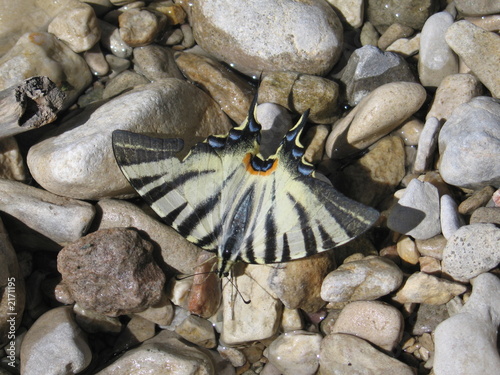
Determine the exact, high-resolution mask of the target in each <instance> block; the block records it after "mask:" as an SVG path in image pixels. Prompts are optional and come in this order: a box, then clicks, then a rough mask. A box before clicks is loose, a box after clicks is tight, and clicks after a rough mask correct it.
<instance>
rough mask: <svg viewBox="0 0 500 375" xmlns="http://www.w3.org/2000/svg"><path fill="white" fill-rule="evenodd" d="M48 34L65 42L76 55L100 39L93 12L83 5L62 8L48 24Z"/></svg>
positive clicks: (99, 30)
mask: <svg viewBox="0 0 500 375" xmlns="http://www.w3.org/2000/svg"><path fill="white" fill-rule="evenodd" d="M48 32H49V33H51V34H54V35H55V36H56V37H57V38H58V39H60V40H62V41H63V42H65V43H66V44H67V45H68V46H69V47H70V48H71V49H72V50H73V51H74V52H76V53H80V52H84V51H87V50H89V49H90V48H92V47H93V46H94V45H95V44H96V43H97V42H98V41H99V39H100V38H101V29H100V28H99V24H98V21H97V17H96V15H95V12H94V10H93V9H92V7H91V6H90V5H88V4H85V3H80V4H78V5H76V6H75V5H73V6H69V7H66V8H64V9H63V10H62V11H61V12H59V13H58V14H57V16H56V17H55V18H54V19H53V20H52V21H51V22H50V24H49V26H48Z"/></svg>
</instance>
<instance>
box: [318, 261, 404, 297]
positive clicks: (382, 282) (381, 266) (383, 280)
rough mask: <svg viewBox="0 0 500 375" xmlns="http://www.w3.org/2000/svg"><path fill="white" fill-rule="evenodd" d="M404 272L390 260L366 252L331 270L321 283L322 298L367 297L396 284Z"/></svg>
mask: <svg viewBox="0 0 500 375" xmlns="http://www.w3.org/2000/svg"><path fill="white" fill-rule="evenodd" d="M402 282H403V272H402V271H401V270H400V269H399V267H398V266H396V265H395V264H394V262H392V261H391V260H389V259H387V258H384V257H379V256H367V257H365V258H363V259H361V260H357V261H352V262H348V263H344V264H342V265H341V266H339V267H338V268H337V269H336V270H335V271H332V272H330V273H329V274H328V275H327V276H326V277H325V279H324V280H323V284H322V286H321V298H322V299H323V300H325V301H328V302H346V301H367V300H375V299H377V298H380V297H382V296H385V295H387V294H389V293H390V292H392V291H393V290H396V289H397V288H399V286H400V285H401V283H402Z"/></svg>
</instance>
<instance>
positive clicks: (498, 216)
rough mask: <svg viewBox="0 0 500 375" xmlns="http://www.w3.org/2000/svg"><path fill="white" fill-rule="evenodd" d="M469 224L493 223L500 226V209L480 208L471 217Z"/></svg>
mask: <svg viewBox="0 0 500 375" xmlns="http://www.w3.org/2000/svg"><path fill="white" fill-rule="evenodd" d="M469 223H470V224H474V223H492V224H496V225H500V207H479V208H478V209H477V210H475V211H474V213H473V214H472V215H471V217H470V222H469Z"/></svg>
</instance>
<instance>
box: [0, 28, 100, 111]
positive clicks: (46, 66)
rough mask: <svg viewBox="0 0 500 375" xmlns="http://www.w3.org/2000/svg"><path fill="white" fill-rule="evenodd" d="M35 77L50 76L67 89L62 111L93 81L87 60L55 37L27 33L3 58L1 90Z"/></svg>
mask: <svg viewBox="0 0 500 375" xmlns="http://www.w3.org/2000/svg"><path fill="white" fill-rule="evenodd" d="M33 76H47V77H49V78H50V80H51V81H52V82H54V83H55V84H56V86H57V87H61V88H64V93H65V94H66V97H65V99H64V104H63V109H66V108H68V107H69V106H70V105H71V104H73V103H74V102H75V101H76V99H77V98H78V96H79V95H80V94H81V93H82V92H83V90H85V89H86V88H87V86H88V85H89V84H90V83H91V82H92V74H91V73H90V70H89V68H88V66H87V64H86V63H85V60H84V59H83V58H82V57H80V56H79V55H77V54H76V53H75V52H73V51H72V50H71V49H70V48H69V47H68V46H67V45H66V44H65V43H64V42H62V41H60V40H58V39H57V38H56V37H55V36H54V35H52V34H49V33H44V32H38V33H27V34H24V35H23V36H22V37H20V38H19V40H18V41H17V43H16V44H15V45H14V46H13V47H12V48H11V49H10V50H9V52H8V53H6V54H5V55H4V56H2V57H1V58H0V90H5V89H6V88H8V87H10V86H13V85H15V84H17V83H19V82H20V81H23V80H25V79H27V78H30V77H33Z"/></svg>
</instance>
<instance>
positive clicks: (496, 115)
mask: <svg viewBox="0 0 500 375" xmlns="http://www.w3.org/2000/svg"><path fill="white" fill-rule="evenodd" d="M499 70H500V68H499ZM499 124H500V101H499V100H498V99H492V98H489V97H485V96H478V97H476V98H474V99H472V100H471V101H469V102H468V103H465V104H462V105H460V106H458V107H457V108H456V109H455V110H454V111H453V114H452V115H451V116H450V117H449V118H448V121H446V123H445V124H444V125H443V127H442V128H441V132H440V133H439V153H440V154H441V159H440V164H439V171H440V173H441V176H442V177H443V180H445V181H446V182H447V183H448V184H450V185H455V186H460V187H465V188H469V189H478V188H482V187H484V186H486V185H491V186H495V187H497V186H500V164H499V163H497V162H496V161H497V160H498V159H499V158H500V126H499Z"/></svg>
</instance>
